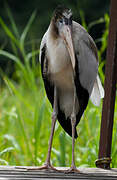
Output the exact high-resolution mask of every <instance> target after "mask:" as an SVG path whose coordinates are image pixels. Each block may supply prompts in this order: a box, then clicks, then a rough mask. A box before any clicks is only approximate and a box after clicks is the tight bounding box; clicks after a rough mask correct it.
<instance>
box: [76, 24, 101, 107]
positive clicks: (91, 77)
mask: <svg viewBox="0 0 117 180" xmlns="http://www.w3.org/2000/svg"><path fill="white" fill-rule="evenodd" d="M73 34H74V36H73V42H74V48H75V52H76V56H77V59H78V66H79V77H80V82H81V85H82V86H83V87H84V88H85V89H87V91H88V93H89V96H90V99H91V101H92V103H93V104H94V105H96V106H98V105H99V104H100V100H101V98H103V97H104V89H103V87H102V84H101V81H100V79H99V76H98V55H97V47H96V45H95V42H94V41H93V39H92V37H91V36H90V35H89V34H88V33H87V31H86V30H85V29H84V28H83V27H82V26H81V25H80V24H78V23H76V22H73Z"/></svg>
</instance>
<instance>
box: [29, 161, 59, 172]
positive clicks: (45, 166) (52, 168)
mask: <svg viewBox="0 0 117 180" xmlns="http://www.w3.org/2000/svg"><path fill="white" fill-rule="evenodd" d="M26 169H27V170H29V171H33V170H34V171H39V170H47V171H57V172H61V170H58V169H56V168H55V167H53V166H52V165H51V164H49V163H45V164H44V165H42V166H37V167H29V168H26Z"/></svg>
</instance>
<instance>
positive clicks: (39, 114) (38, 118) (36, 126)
mask: <svg viewBox="0 0 117 180" xmlns="http://www.w3.org/2000/svg"><path fill="white" fill-rule="evenodd" d="M44 109H45V100H44V101H43V104H42V105H41V108H40V111H39V106H38V105H37V106H36V109H35V117H34V122H35V124H34V138H35V151H34V153H35V156H34V164H35V165H37V164H38V162H37V151H38V144H39V134H40V129H41V123H42V118H43V114H44Z"/></svg>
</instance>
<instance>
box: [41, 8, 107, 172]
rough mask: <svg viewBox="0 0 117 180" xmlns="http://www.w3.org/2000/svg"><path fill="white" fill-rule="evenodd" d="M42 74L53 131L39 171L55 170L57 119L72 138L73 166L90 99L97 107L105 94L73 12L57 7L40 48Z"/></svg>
mask: <svg viewBox="0 0 117 180" xmlns="http://www.w3.org/2000/svg"><path fill="white" fill-rule="evenodd" d="M40 62H41V72H42V77H43V81H44V86H45V90H46V94H47V97H48V99H49V101H50V103H51V105H52V107H53V113H52V127H51V135H50V140H49V147H48V154H47V159H46V162H45V164H44V165H43V166H42V167H40V168H39V169H46V168H47V169H48V168H50V169H51V168H52V169H54V167H53V166H52V165H51V163H50V155H51V148H52V139H53V134H54V129H55V123H56V120H57V119H58V121H59V123H60V125H61V126H62V127H63V129H64V130H65V131H66V132H67V133H68V134H69V135H70V136H71V137H72V164H71V168H70V169H69V170H68V171H69V172H72V171H73V172H74V171H78V170H77V168H76V166H75V157H74V144H75V138H77V131H76V126H77V125H78V123H79V121H80V119H81V117H82V115H83V113H84V110H85V109H86V107H87V104H88V100H89V98H90V99H91V101H92V102H93V103H94V104H95V105H99V102H100V99H101V98H102V97H103V96H104V90H103V87H102V85H101V81H100V79H99V76H98V55H97V48H96V45H95V43H94V41H93V39H92V38H91V36H90V35H89V34H88V32H87V31H86V30H85V29H84V28H83V27H82V26H81V25H80V24H78V23H77V22H75V21H73V20H72V12H71V10H70V9H68V8H65V7H63V6H58V7H57V8H56V9H55V11H54V14H53V17H52V19H51V22H50V25H49V27H48V30H47V31H46V33H45V34H44V36H43V38H42V41H41V46H40Z"/></svg>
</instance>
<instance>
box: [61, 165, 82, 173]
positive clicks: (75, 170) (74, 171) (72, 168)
mask: <svg viewBox="0 0 117 180" xmlns="http://www.w3.org/2000/svg"><path fill="white" fill-rule="evenodd" d="M64 173H81V172H80V171H79V170H78V169H77V168H76V166H71V167H70V168H69V169H67V170H65V171H64Z"/></svg>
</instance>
